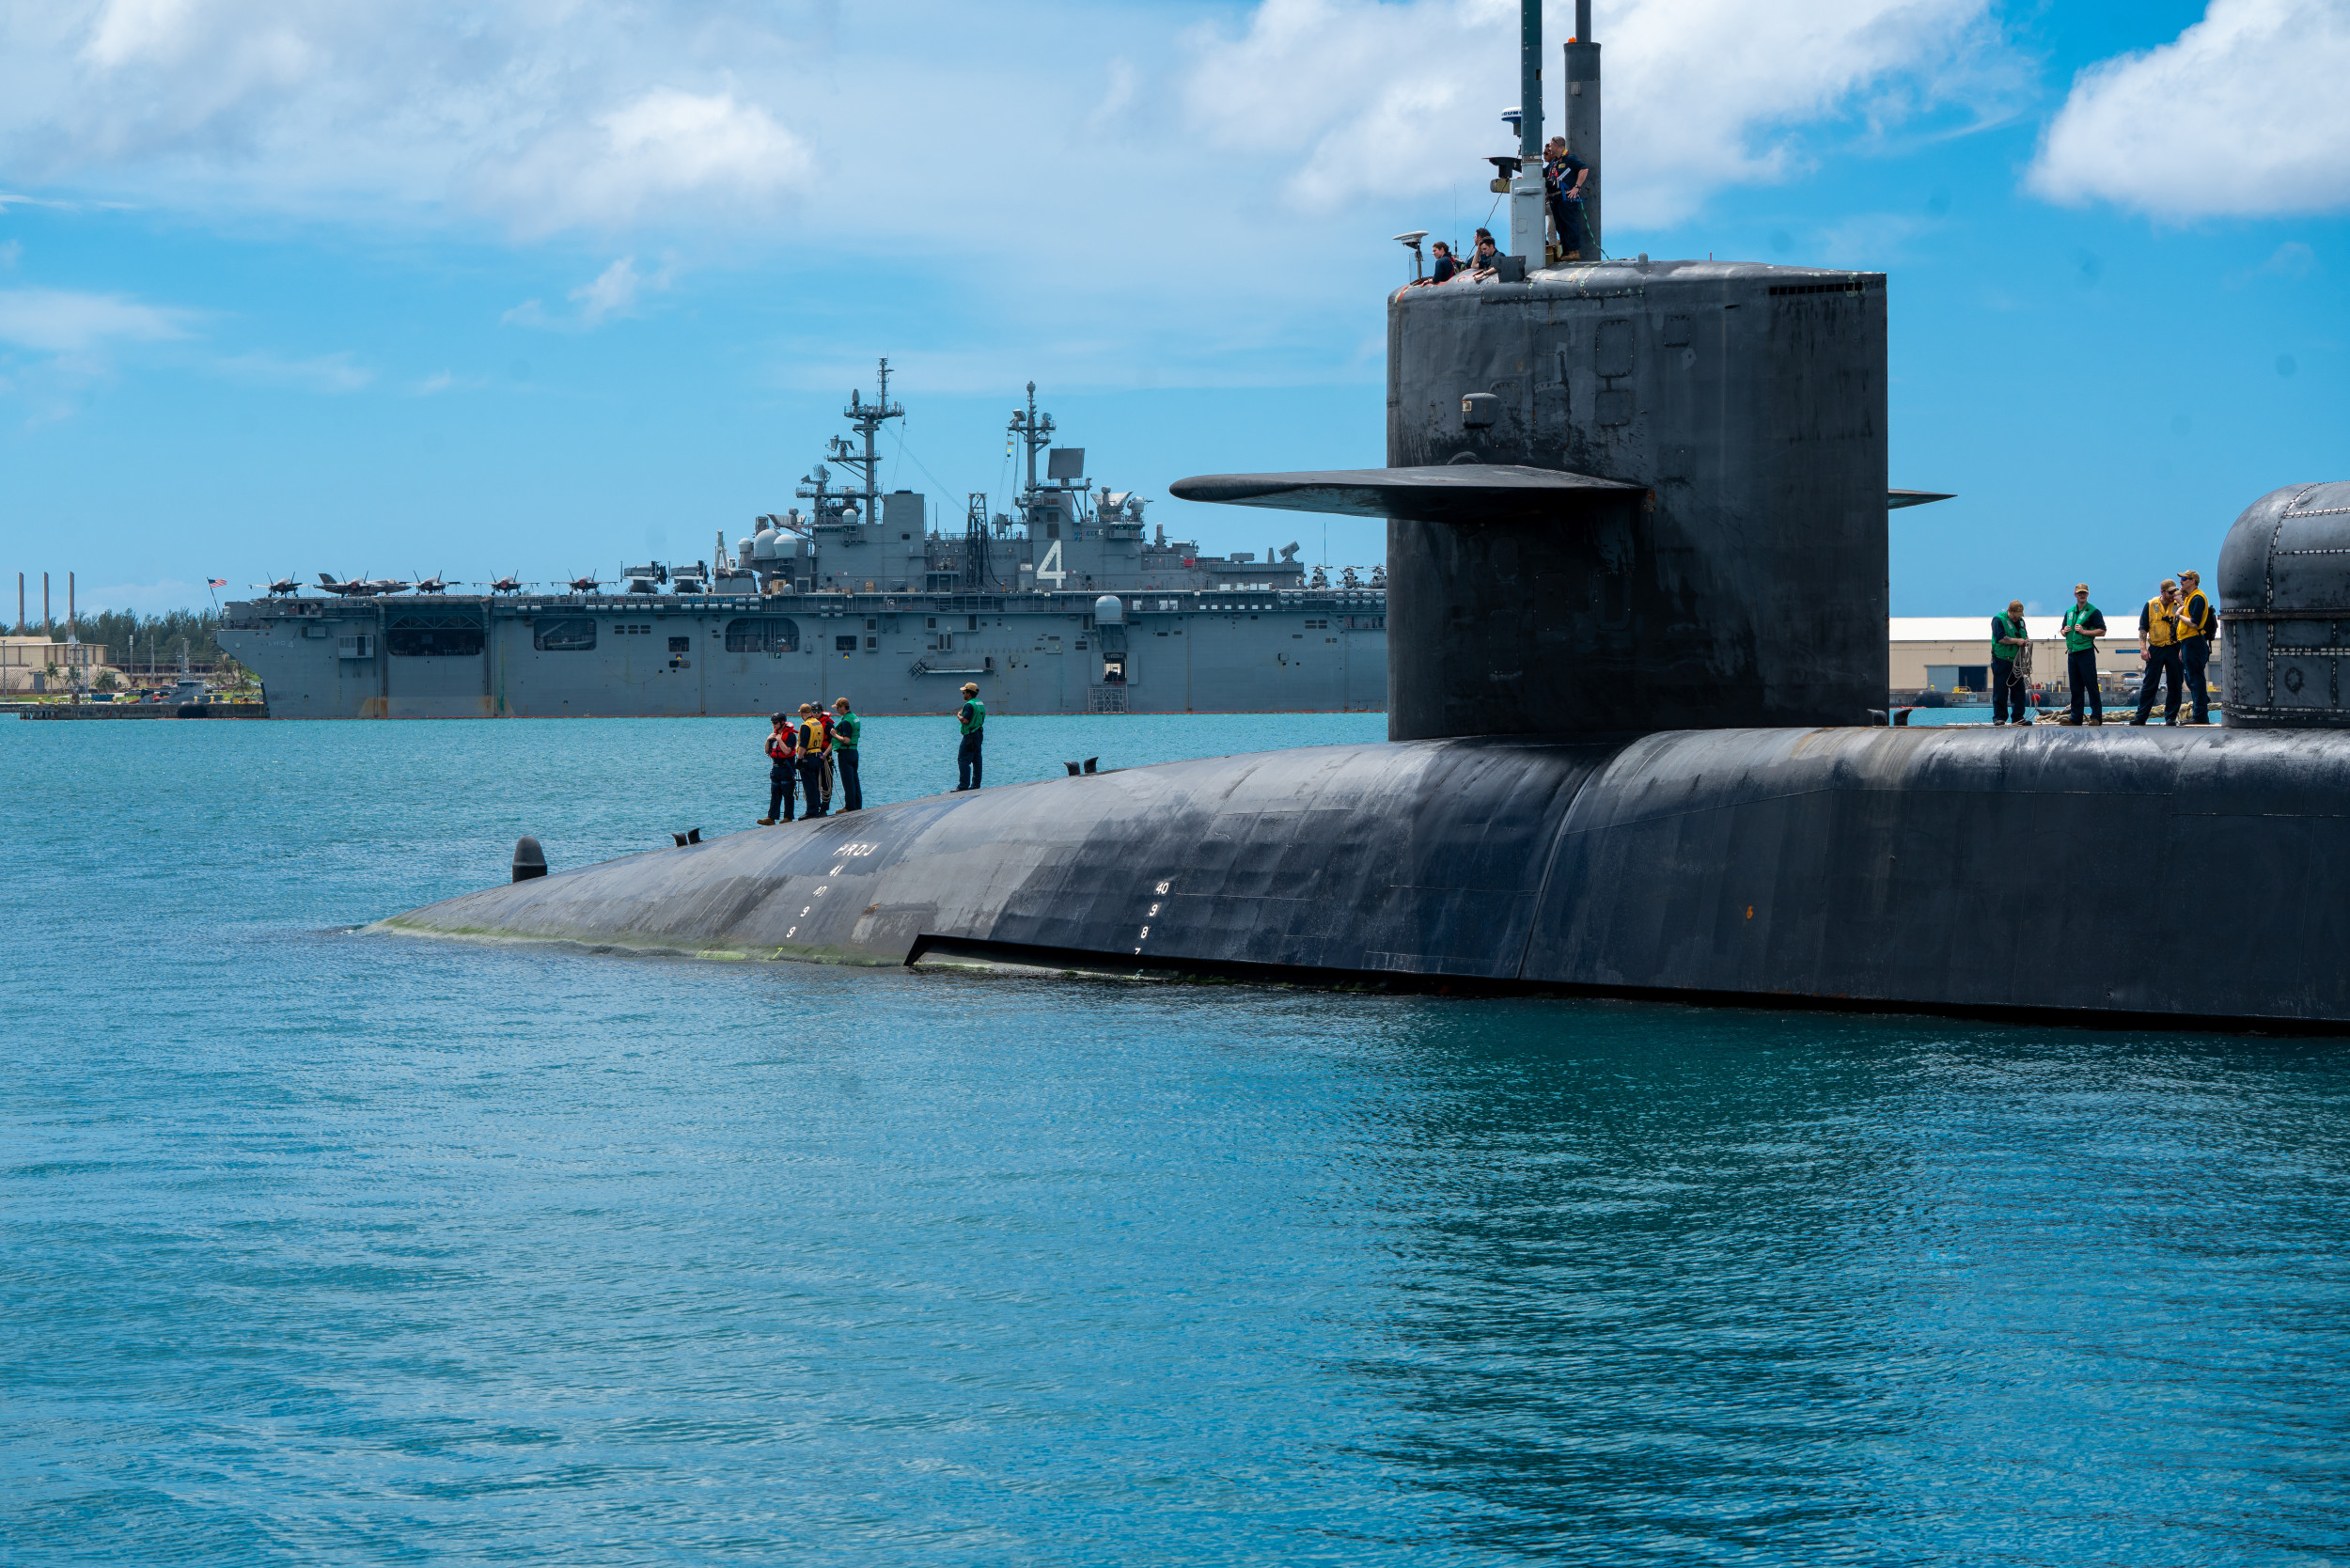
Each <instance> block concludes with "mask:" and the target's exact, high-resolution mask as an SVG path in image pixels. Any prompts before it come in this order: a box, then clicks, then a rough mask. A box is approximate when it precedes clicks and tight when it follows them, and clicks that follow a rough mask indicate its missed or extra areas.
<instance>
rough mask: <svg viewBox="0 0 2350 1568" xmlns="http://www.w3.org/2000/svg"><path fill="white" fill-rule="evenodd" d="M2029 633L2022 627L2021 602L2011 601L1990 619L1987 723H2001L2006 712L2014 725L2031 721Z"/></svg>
mask: <svg viewBox="0 0 2350 1568" xmlns="http://www.w3.org/2000/svg"><path fill="white" fill-rule="evenodd" d="M2030 682H2031V634H2030V633H2029V631H2027V630H2025V627H2024V602H2023V601H2022V600H2021V599H2011V600H2009V601H2008V602H2007V614H2005V615H1995V616H1993V617H1992V618H1991V722H1992V723H1994V724H2005V723H2006V722H2007V715H2008V713H2009V711H2010V710H2013V712H2014V714H2015V722H2016V723H2018V724H2029V723H2030V722H2031V708H2030V706H2029V703H2030V698H2031V692H2030Z"/></svg>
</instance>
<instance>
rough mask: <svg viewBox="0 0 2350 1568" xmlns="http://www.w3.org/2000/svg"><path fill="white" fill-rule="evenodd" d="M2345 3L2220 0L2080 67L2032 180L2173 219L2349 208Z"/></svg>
mask: <svg viewBox="0 0 2350 1568" xmlns="http://www.w3.org/2000/svg"><path fill="white" fill-rule="evenodd" d="M2345 81H2350V6H2344V5H2343V4H2342V0H2212V3H2211V7H2210V8H2209V9H2208V10H2207V11H2206V12H2205V13H2204V16H2203V20H2202V21H2201V22H2198V23H2196V24H2194V25H2193V26H2191V27H2189V28H2187V29H2186V31H2185V32H2184V33H2181V34H2180V35H2179V37H2178V39H2176V40H2175V41H2173V42H2170V43H2167V44H2164V45H2163V46H2162V47H2160V48H2159V49H2150V50H2147V51H2146V52H2144V53H2142V54H2134V55H2121V56H2119V57H2118V58H2115V59H2111V60H2107V61H2104V62H2102V63H2100V64H2098V65H2095V66H2092V67H2091V68H2090V69H2089V70H2087V71H2082V72H2081V73H2080V75H2079V77H2078V78H2076V80H2075V82H2074V84H2073V91H2072V94H2071V96H2070V97H2069V98H2067V99H2066V100H2065V103H2064V107H2063V108H2062V109H2061V110H2060V111H2059V113H2058V115H2057V118H2056V120H2055V122H2054V123H2053V124H2051V125H2050V126H2049V128H2048V134H2047V137H2046V139H2045V142H2044V143H2043V144H2042V147H2041V149H2040V156H2039V159H2038V160H2037V161H2036V162H2035V163H2034V164H2033V165H2032V169H2031V174H2030V177H2029V183H2030V186H2031V188H2032V189H2033V190H2034V191H2036V192H2038V193H2039V194H2040V195H2042V196H2046V197H2048V198H2049V199H2051V200H2054V201H2060V202H2083V201H2092V200H2099V201H2109V202H2112V203H2114V204H2116V205H2117V206H2122V207H2132V208H2136V209H2138V210H2139V211H2141V212H2150V213H2153V214H2154V215H2155V216H2157V217H2160V218H2166V219H2170V220H2172V221H2175V222H2179V223H2186V222H2191V221H2193V220H2195V219H2197V218H2202V217H2208V216H2215V215H2227V216H2246V215H2254V214H2265V213H2278V212H2331V211H2336V210H2340V209H2342V208H2345V207H2350V156H2345V155H2344V153H2343V148H2344V146H2345V144H2350V92H2346V91H2344V89H2343V83H2344V82H2345Z"/></svg>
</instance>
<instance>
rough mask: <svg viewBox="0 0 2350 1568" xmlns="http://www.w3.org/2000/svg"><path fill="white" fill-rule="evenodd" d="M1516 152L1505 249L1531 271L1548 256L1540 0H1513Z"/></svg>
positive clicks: (1539, 265) (1541, 13)
mask: <svg viewBox="0 0 2350 1568" xmlns="http://www.w3.org/2000/svg"><path fill="white" fill-rule="evenodd" d="M1518 156H1519V157H1520V158H1522V159H1524V160H1525V163H1524V165H1523V166H1522V167H1520V168H1519V170H1518V172H1517V176H1516V178H1514V179H1512V180H1511V181H1510V254H1511V255H1512V256H1522V257H1524V258H1525V259H1526V270H1527V271H1528V272H1532V271H1534V270H1535V269H1536V268H1539V267H1541V266H1542V265H1543V264H1544V262H1546V261H1547V260H1548V259H1549V258H1548V256H1547V255H1546V254H1545V253H1544V250H1543V240H1544V237H1545V236H1546V235H1547V234H1548V232H1549V227H1548V218H1549V214H1548V213H1547V212H1544V211H1543V208H1544V207H1545V206H1546V205H1547V204H1546V203H1545V202H1544V201H1543V4H1542V0H1518ZM1504 275H1507V274H1504Z"/></svg>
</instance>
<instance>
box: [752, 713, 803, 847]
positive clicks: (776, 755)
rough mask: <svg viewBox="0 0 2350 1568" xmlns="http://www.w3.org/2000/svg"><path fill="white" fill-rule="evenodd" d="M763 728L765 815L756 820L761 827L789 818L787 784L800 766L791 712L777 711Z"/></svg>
mask: <svg viewBox="0 0 2350 1568" xmlns="http://www.w3.org/2000/svg"><path fill="white" fill-rule="evenodd" d="M769 723H770V725H771V728H770V729H768V731H767V814H766V815H765V816H763V817H761V818H760V819H759V825H760V826H761V827H773V826H775V825H776V823H777V822H779V821H780V822H787V823H788V822H790V821H791V787H792V784H793V781H794V780H795V779H796V778H797V776H798V774H799V767H800V738H799V735H798V733H797V732H796V731H794V730H793V729H792V728H791V714H789V713H777V714H776V715H774V717H773V718H772V719H770V720H769Z"/></svg>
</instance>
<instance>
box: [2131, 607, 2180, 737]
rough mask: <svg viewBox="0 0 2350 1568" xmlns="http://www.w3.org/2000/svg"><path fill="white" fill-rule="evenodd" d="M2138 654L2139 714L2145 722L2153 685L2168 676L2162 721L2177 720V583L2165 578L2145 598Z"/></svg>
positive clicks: (2150, 708) (2151, 703)
mask: <svg viewBox="0 0 2350 1568" xmlns="http://www.w3.org/2000/svg"><path fill="white" fill-rule="evenodd" d="M2138 656H2139V658H2141V659H2143V660H2145V661H2146V675H2145V679H2144V680H2143V681H2142V682H2139V688H2138V716H2137V717H2136V718H2134V719H2132V720H2130V722H2131V723H2132V724H2144V723H2145V722H2146V717H2147V715H2148V714H2150V713H2153V712H2154V688H2155V687H2156V686H2157V685H2159V684H2161V682H2162V678H2163V677H2164V676H2165V675H2166V674H2167V675H2169V676H2170V699H2169V700H2168V701H2166V702H2165V703H2164V704H2163V706H2162V722H2163V723H2165V724H2176V723H2178V722H2179V681H2180V670H2179V585H2178V584H2177V583H2174V582H2172V581H2171V580H2170V578H2168V577H2165V578H2164V579H2163V580H2162V592H2161V593H2159V594H2158V595H2156V596H2155V597H2154V598H2152V599H2149V600H2147V601H2146V607H2145V608H2144V609H2142V610H2140V611H2139V612H2138Z"/></svg>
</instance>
